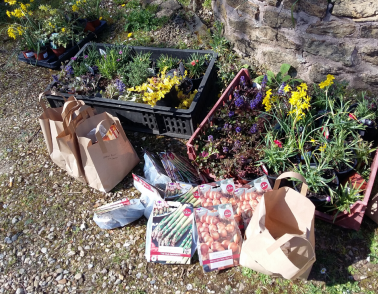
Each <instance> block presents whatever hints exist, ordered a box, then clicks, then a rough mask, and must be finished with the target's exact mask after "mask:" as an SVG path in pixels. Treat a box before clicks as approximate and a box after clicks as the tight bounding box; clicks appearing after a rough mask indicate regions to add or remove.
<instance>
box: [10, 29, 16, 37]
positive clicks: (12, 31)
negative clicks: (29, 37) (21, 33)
mask: <svg viewBox="0 0 378 294" xmlns="http://www.w3.org/2000/svg"><path fill="white" fill-rule="evenodd" d="M8 36H9V37H11V38H13V39H16V35H15V29H14V28H13V27H8Z"/></svg>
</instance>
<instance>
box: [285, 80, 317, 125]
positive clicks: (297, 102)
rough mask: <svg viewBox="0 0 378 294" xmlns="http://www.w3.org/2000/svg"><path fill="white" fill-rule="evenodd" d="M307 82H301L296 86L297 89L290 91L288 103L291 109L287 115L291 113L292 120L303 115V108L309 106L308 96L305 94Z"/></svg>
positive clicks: (296, 119) (301, 117)
mask: <svg viewBox="0 0 378 294" xmlns="http://www.w3.org/2000/svg"><path fill="white" fill-rule="evenodd" d="M307 88H308V87H307V84H305V83H302V84H300V85H299V86H298V87H297V91H293V92H291V97H290V99H289V103H290V105H291V110H290V111H289V113H288V115H293V116H294V120H295V121H298V120H301V119H303V118H304V117H305V110H308V109H309V108H310V100H311V98H310V96H308V95H307Z"/></svg>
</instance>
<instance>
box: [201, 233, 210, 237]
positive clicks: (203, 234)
mask: <svg viewBox="0 0 378 294" xmlns="http://www.w3.org/2000/svg"><path fill="white" fill-rule="evenodd" d="M206 236H210V234H209V233H208V232H202V233H201V237H202V239H203V238H205V237H206Z"/></svg>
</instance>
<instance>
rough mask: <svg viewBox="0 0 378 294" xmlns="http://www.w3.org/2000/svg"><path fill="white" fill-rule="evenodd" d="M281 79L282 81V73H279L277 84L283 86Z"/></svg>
mask: <svg viewBox="0 0 378 294" xmlns="http://www.w3.org/2000/svg"><path fill="white" fill-rule="evenodd" d="M281 79H282V73H280V72H279V73H278V74H277V75H276V80H277V83H279V84H281Z"/></svg>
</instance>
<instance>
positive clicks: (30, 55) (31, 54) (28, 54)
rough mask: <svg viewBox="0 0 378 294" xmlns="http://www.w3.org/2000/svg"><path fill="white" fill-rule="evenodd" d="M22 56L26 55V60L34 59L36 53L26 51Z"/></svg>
mask: <svg viewBox="0 0 378 294" xmlns="http://www.w3.org/2000/svg"><path fill="white" fill-rule="evenodd" d="M22 54H23V55H24V57H25V58H30V57H34V53H33V51H32V50H25V51H22Z"/></svg>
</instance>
